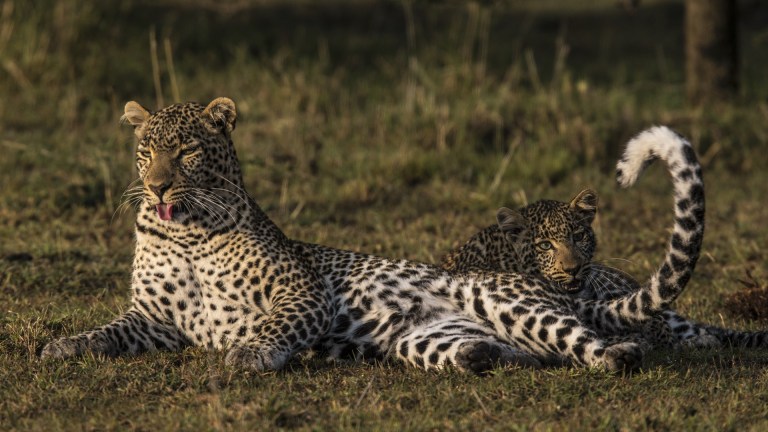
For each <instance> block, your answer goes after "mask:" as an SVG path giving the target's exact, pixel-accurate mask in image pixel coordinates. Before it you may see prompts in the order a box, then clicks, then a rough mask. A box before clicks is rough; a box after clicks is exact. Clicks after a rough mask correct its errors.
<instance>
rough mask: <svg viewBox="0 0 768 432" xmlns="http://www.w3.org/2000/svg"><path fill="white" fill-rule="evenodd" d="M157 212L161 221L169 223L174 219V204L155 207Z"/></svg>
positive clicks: (162, 204)
mask: <svg viewBox="0 0 768 432" xmlns="http://www.w3.org/2000/svg"><path fill="white" fill-rule="evenodd" d="M155 210H157V216H158V217H159V218H160V220H164V221H169V220H171V219H173V204H172V203H160V204H157V205H155Z"/></svg>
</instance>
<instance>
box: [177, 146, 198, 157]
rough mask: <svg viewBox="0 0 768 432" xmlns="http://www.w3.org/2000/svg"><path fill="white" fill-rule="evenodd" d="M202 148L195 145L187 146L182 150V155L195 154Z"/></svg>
mask: <svg viewBox="0 0 768 432" xmlns="http://www.w3.org/2000/svg"><path fill="white" fill-rule="evenodd" d="M199 149H200V146H193V147H187V148H185V149H184V150H182V151H181V156H182V157H183V156H189V155H191V154H194V153H195V152H197V151H198V150H199Z"/></svg>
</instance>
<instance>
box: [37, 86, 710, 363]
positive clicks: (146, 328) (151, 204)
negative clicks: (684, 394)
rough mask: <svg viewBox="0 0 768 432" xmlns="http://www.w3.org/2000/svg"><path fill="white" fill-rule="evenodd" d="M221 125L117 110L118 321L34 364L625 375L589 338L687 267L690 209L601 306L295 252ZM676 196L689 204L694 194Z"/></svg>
mask: <svg viewBox="0 0 768 432" xmlns="http://www.w3.org/2000/svg"><path fill="white" fill-rule="evenodd" d="M236 117H237V116H236V108H235V104H234V102H232V101H231V100H230V99H227V98H218V99H215V100H214V101H212V102H211V103H210V104H208V105H207V106H203V105H200V104H197V103H185V104H177V105H171V106H169V107H167V108H164V109H162V110H160V111H158V112H156V113H150V112H149V111H147V110H146V109H144V108H143V107H141V105H139V104H138V103H136V102H129V103H128V104H126V107H125V116H124V119H125V120H126V121H127V122H129V123H130V124H132V125H133V126H134V128H135V134H136V137H137V139H138V148H137V154H136V163H137V166H138V170H139V174H140V178H141V180H142V185H141V186H140V188H141V191H142V194H143V195H142V201H141V203H140V204H139V208H138V211H137V220H136V255H135V258H134V265H133V276H132V279H131V294H132V306H131V308H130V309H129V310H128V311H127V312H126V313H125V314H123V315H122V316H119V317H117V318H116V319H115V320H113V321H112V322H111V323H109V324H107V325H104V326H102V327H99V328H97V329H95V330H92V331H88V332H85V333H82V334H79V335H76V336H72V337H64V338H61V339H58V340H55V341H53V342H51V343H49V344H47V345H46V346H45V347H44V348H43V350H42V352H41V357H42V358H67V357H72V356H75V355H80V354H83V353H86V352H91V353H94V354H97V355H98V354H100V355H109V356H114V355H123V354H135V353H139V352H142V351H154V350H158V349H170V350H178V349H180V348H182V347H184V346H187V345H198V346H206V347H208V348H211V349H227V350H228V352H227V355H226V357H225V358H226V362H227V364H230V365H235V366H241V367H246V368H250V369H253V370H257V371H262V370H273V369H278V368H280V367H282V366H283V365H284V364H285V363H286V362H287V361H288V360H289V359H290V358H291V357H292V356H293V355H294V354H296V353H297V352H299V351H301V350H303V349H306V348H309V347H315V348H320V349H324V350H327V351H328V352H331V353H332V354H336V355H340V354H341V353H342V352H343V351H344V350H345V349H346V350H348V349H349V348H350V347H353V348H352V349H353V350H357V351H356V352H358V353H359V354H361V355H362V356H364V357H389V358H395V359H399V360H401V361H403V362H405V363H408V364H411V365H415V366H418V367H421V368H434V367H437V368H439V367H443V366H446V365H454V366H456V367H458V368H460V369H463V370H470V371H475V372H482V371H485V370H487V369H489V368H490V367H493V366H494V365H496V364H519V365H523V366H533V367H535V366H539V365H540V360H549V359H552V358H554V359H557V360H562V361H566V362H569V363H572V364H575V365H581V366H598V367H604V368H606V369H608V370H622V369H632V368H634V367H636V366H637V365H638V364H639V362H640V360H641V356H642V353H641V351H640V349H639V347H638V346H637V345H636V344H634V343H627V342H623V343H617V344H612V345H611V344H608V343H607V342H606V341H604V340H602V339H600V337H599V336H598V335H597V333H596V331H595V329H596V328H605V327H607V328H609V329H611V330H614V331H616V332H618V331H622V330H623V329H626V328H629V327H630V326H632V325H635V324H636V323H638V322H643V321H645V320H647V319H649V317H650V316H652V314H653V313H654V312H655V311H658V310H660V309H662V308H664V307H666V305H667V304H668V303H669V302H671V301H672V300H674V298H676V296H677V295H678V294H679V293H680V291H681V290H682V289H683V288H684V286H685V284H686V283H687V281H688V279H689V277H690V274H691V271H692V270H693V267H694V265H695V262H696V259H697V257H698V251H699V248H700V242H701V232H702V222H703V208H701V207H696V206H693V207H691V208H689V209H682V210H680V214H679V218H680V219H679V220H680V223H679V224H677V225H676V229H675V233H674V235H673V239H672V241H671V243H670V249H669V253H668V257H667V258H666V262H665V264H664V265H663V266H662V267H661V268H660V270H659V271H658V272H657V274H655V275H654V276H653V277H652V278H651V281H650V282H649V284H648V286H646V287H644V288H643V289H642V290H640V291H638V292H634V293H631V294H629V295H627V296H624V297H621V298H617V299H612V300H609V301H595V300H585V299H579V298H574V297H573V296H570V295H568V294H567V293H565V292H561V291H560V290H559V286H556V285H554V284H549V283H547V282H545V281H543V280H541V279H539V278H537V277H531V276H528V275H525V274H514V273H487V272H480V273H474V274H468V275H454V274H452V273H450V272H448V271H445V270H442V269H440V268H438V267H434V266H430V265H426V264H421V263H414V262H409V261H403V260H388V259H384V258H379V257H374V256H370V255H365V254H359V253H355V252H347V251H341V250H337V249H333V248H329V247H324V246H319V245H310V244H304V243H300V242H295V241H292V240H289V239H288V238H286V236H285V235H284V234H283V233H282V232H281V231H280V230H279V229H278V228H277V226H275V225H274V223H273V222H272V221H270V220H269V218H268V217H267V216H266V215H265V214H264V213H263V212H262V210H261V209H260V208H259V207H258V205H257V204H256V202H255V201H254V200H253V199H252V198H251V197H250V196H249V195H248V194H247V193H246V192H245V190H244V184H243V180H242V175H241V172H240V166H239V163H238V160H237V156H236V153H235V148H234V145H233V143H232V140H231V132H232V130H233V129H234V127H235V121H236ZM636 157H641V158H642V157H645V156H643V155H640V156H636ZM632 169H633V170H637V171H639V170H640V169H642V164H636V165H635V166H634V167H632ZM633 174H636V173H633V172H631V171H628V175H627V177H626V182H625V183H626V184H630V183H631V182H633V181H634V179H633V178H632V177H631V176H632V175H633ZM685 192H686V193H688V194H691V195H696V194H697V189H696V185H692V186H691V188H690V190H688V191H685ZM699 210H701V212H700V211H699Z"/></svg>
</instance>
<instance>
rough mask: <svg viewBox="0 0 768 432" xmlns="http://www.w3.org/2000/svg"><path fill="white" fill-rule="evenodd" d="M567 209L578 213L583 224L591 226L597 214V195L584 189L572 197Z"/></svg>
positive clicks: (590, 190)
mask: <svg viewBox="0 0 768 432" xmlns="http://www.w3.org/2000/svg"><path fill="white" fill-rule="evenodd" d="M569 207H570V209H571V210H573V211H575V212H577V213H579V214H580V215H581V217H582V218H583V219H582V220H583V221H584V222H586V223H587V224H589V225H592V222H593V221H594V220H595V215H596V214H597V193H596V192H595V191H593V190H592V189H584V190H583V191H581V192H579V193H578V194H577V195H576V196H575V197H573V199H572V200H571V203H570V204H569Z"/></svg>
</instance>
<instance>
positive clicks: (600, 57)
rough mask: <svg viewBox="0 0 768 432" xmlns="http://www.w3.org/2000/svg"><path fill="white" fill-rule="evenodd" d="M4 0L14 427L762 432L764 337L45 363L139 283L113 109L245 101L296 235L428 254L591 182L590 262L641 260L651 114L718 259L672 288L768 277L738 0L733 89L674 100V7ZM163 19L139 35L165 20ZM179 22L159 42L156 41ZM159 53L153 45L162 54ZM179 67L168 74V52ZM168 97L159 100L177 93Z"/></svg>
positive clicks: (755, 21)
mask: <svg viewBox="0 0 768 432" xmlns="http://www.w3.org/2000/svg"><path fill="white" fill-rule="evenodd" d="M157 3H158V2H143V1H134V2H121V4H120V6H119V7H109V8H107V7H106V6H103V5H102V4H101V2H97V1H85V2H69V1H65V0H61V1H54V0H49V1H43V2H21V1H11V0H5V1H3V2H0V5H1V7H0V65H2V66H3V68H2V69H1V70H0V77H2V78H1V79H0V101H1V102H0V152H1V153H2V157H0V190H2V193H1V194H0V429H3V430H6V429H18V430H51V429H75V430H82V429H98V430H106V429H121V430H123V429H139V430H154V429H158V430H168V429H193V428H194V429H205V430H209V429H227V428H230V429H235V430H240V429H244V428H245V427H248V428H250V429H255V430H268V429H273V428H283V429H332V430H357V429H362V430H396V429H411V430H487V429H497V430H510V429H521V430H528V429H533V430H547V429H557V430H560V429H582V430H585V429H590V430H591V429H609V430H636V429H648V430H680V429H694V430H707V429H709V430H744V429H752V430H764V429H765V428H766V427H767V426H768V408H766V407H768V375H766V370H768V369H766V365H768V352H766V351H751V352H749V351H744V350H718V351H705V352H695V353H692V352H660V353H656V354H654V355H653V356H651V357H650V358H648V359H647V360H646V362H645V365H644V368H643V370H642V371H641V372H639V373H636V374H634V375H632V376H627V377H622V376H611V375H608V374H605V373H602V372H599V371H589V370H571V369H553V370H544V371H514V370H513V371H498V373H495V374H494V375H492V376H490V377H485V378H477V377H473V376H466V375H462V374H458V373H455V372H451V371H446V372H441V373H425V372H420V371H416V370H412V369H407V368H403V367H401V366H399V365H389V364H385V365H364V364H330V363H326V362H324V361H321V360H317V359H302V360H297V361H296V362H294V363H293V364H291V366H290V367H289V368H288V369H287V370H285V371H281V372H277V373H269V374H246V375H242V374H236V373H234V372H233V371H231V370H228V369H226V368H224V366H223V361H222V357H221V356H220V355H219V353H207V352H205V351H203V350H200V349H194V348H191V349H187V350H185V351H184V352H180V353H160V354H155V355H148V356H141V357H137V358H122V359H114V360H106V361H105V360H99V359H93V358H87V357H86V358H82V359H79V360H74V361H69V362H61V363H49V364H40V363H39V362H38V361H37V360H36V353H37V352H38V351H39V350H40V349H41V347H42V345H43V344H44V343H46V342H47V341H49V340H51V339H52V338H55V337H59V336H62V335H68V334H73V333H76V332H79V331H83V330H85V329H89V328H92V327H94V326H96V325H99V324H101V323H104V322H106V321H108V320H109V319H110V318H111V317H112V316H114V315H115V314H117V313H119V312H120V311H121V310H123V309H124V308H126V307H127V305H128V290H127V288H128V279H129V271H130V262H131V256H132V241H133V239H132V231H131V226H132V219H133V214H132V212H131V211H130V210H129V211H127V212H123V213H121V212H116V211H115V210H116V209H117V207H118V205H119V203H120V194H121V193H122V190H123V189H124V188H125V186H126V185H127V184H128V183H129V182H130V181H131V180H132V179H133V178H134V177H135V170H134V168H133V162H132V158H133V156H132V152H133V145H134V144H133V141H132V136H131V131H130V130H129V128H125V127H120V126H119V125H118V118H119V116H120V114H121V111H122V105H123V104H124V103H125V102H126V101H128V100H133V99H135V100H138V101H140V102H142V103H143V104H145V105H146V106H150V107H155V106H157V105H162V104H167V103H170V102H173V101H175V100H177V99H182V100H188V99H191V100H198V101H200V102H208V101H209V100H210V99H212V98H213V97H216V96H224V95H226V96H230V97H232V98H233V99H235V101H236V102H237V103H238V109H239V113H240V119H239V122H238V129H237V130H236V131H235V133H234V138H235V141H236V143H237V147H238V152H239V155H240V159H241V163H242V164H243V167H244V171H245V176H246V183H247V185H248V189H249V191H250V192H251V193H252V194H253V195H254V196H255V197H256V199H257V201H258V202H259V203H260V204H261V205H262V206H263V207H264V208H265V210H266V211H267V212H268V214H269V215H270V216H271V217H272V218H273V219H274V220H275V221H276V222H277V223H278V224H279V225H280V226H281V227H282V228H283V229H284V230H285V231H286V232H287V233H288V234H289V235H290V236H293V237H296V238H300V239H303V240H307V241H313V242H321V243H325V244H329V245H333V246H338V247H344V248H351V249H356V250H361V251H366V252H371V253H376V254H381V255H385V256H392V257H407V258H411V259H415V260H421V261H428V262H435V261H437V260H438V259H439V257H440V256H441V255H442V254H443V253H444V252H445V251H447V250H448V249H449V248H450V247H451V246H452V245H453V244H455V243H456V242H457V241H459V240H461V239H465V238H467V237H469V236H470V235H471V234H472V233H473V232H474V231H476V230H477V229H479V228H481V227H484V226H486V225H488V224H490V223H491V222H492V221H493V217H494V216H493V215H494V213H495V209H496V208H497V207H499V206H501V205H508V206H518V205H522V204H524V203H526V202H528V201H531V200H535V199H539V198H545V197H547V198H555V199H561V200H565V199H569V198H570V197H571V196H573V195H574V194H576V193H577V192H578V191H579V190H581V189H582V188H584V187H592V188H594V189H596V190H597V191H598V192H599V193H600V195H601V213H600V217H599V219H598V221H597V224H596V226H597V230H598V233H599V236H600V240H601V249H600V252H599V255H600V256H599V258H601V259H612V258H621V259H625V260H626V261H613V263H615V264H618V265H619V266H622V267H624V268H625V269H627V270H629V271H631V272H632V273H634V274H636V275H638V276H643V275H646V274H649V273H650V272H651V271H652V270H653V268H654V266H655V264H656V263H658V262H659V260H660V257H661V256H662V254H663V250H664V245H665V238H666V235H667V231H666V229H667V227H668V226H670V225H671V199H670V196H669V195H670V190H671V188H670V183H669V180H668V179H667V178H666V173H665V172H664V170H663V169H661V168H658V167H657V168H654V169H652V170H650V171H649V172H648V174H647V176H646V178H645V179H643V180H642V181H641V182H640V184H639V185H638V186H637V187H636V188H635V189H633V190H630V191H619V190H617V188H616V187H615V186H614V185H613V181H612V170H613V164H614V161H615V158H616V155H617V154H618V152H619V151H620V148H621V145H622V143H623V142H624V141H626V139H627V138H629V137H630V136H631V135H632V134H634V133H636V132H637V131H639V130H641V129H642V128H644V127H646V126H648V125H650V124H654V123H662V124H669V125H671V126H673V127H675V128H676V129H678V130H680V131H681V132H682V133H684V134H685V135H687V136H689V137H691V139H692V141H693V142H694V145H695V147H696V148H697V150H698V151H699V153H700V155H701V158H702V161H703V163H704V167H705V176H706V180H707V199H708V204H709V205H708V214H707V218H708V220H707V222H708V231H707V236H706V240H705V244H704V254H703V257H702V259H701V261H700V262H699V266H698V267H697V270H696V273H695V275H694V278H693V280H692V282H691V284H690V285H689V289H688V290H687V291H686V293H685V294H684V295H683V296H682V298H681V299H679V300H678V302H677V305H676V307H677V309H678V310H679V311H680V312H682V313H684V314H685V315H687V316H690V317H692V318H694V319H698V320H703V321H707V322H713V323H718V324H723V325H727V326H733V327H738V328H745V329H760V328H765V326H766V321H761V317H762V318H763V319H764V317H765V315H764V312H763V313H761V311H766V310H768V309H767V308H761V307H760V306H761V305H760V304H755V303H754V302H753V303H752V304H751V306H754V308H753V309H755V311H756V312H755V311H753V312H755V313H752V314H751V315H744V314H740V313H739V312H740V309H739V308H733V307H730V308H729V307H728V305H729V304H731V303H732V302H729V299H730V298H731V297H732V296H736V297H739V296H741V295H742V294H743V293H744V292H745V288H744V285H745V284H744V283H742V282H740V281H744V282H746V284H747V285H749V286H751V287H757V288H762V287H765V283H764V281H765V279H766V278H767V277H768V273H767V272H766V269H765V265H764V262H765V258H766V256H765V251H766V250H768V247H767V246H768V233H766V229H765V223H764V221H765V220H766V218H768V209H766V206H765V205H764V197H765V196H766V195H767V194H768V174H766V173H765V170H764V167H763V165H764V162H760V161H761V160H762V161H764V160H765V154H764V153H765V151H764V149H765V148H766V145H767V144H768V121H767V120H768V105H766V104H765V102H763V101H764V100H765V97H766V96H768V86H765V84H764V80H763V79H762V75H761V74H762V73H763V71H764V70H765V63H764V60H761V59H760V55H759V53H761V52H765V49H766V48H767V46H768V32H766V30H765V29H764V28H763V27H764V26H761V23H764V22H765V17H766V16H768V11H767V10H766V9H767V8H766V7H765V6H762V5H760V4H759V3H758V2H741V3H740V4H741V6H742V16H743V18H742V32H741V36H742V37H741V41H742V54H743V68H742V73H741V76H742V84H743V85H742V91H741V94H740V95H739V97H738V98H737V99H736V100H734V101H733V102H732V103H727V104H716V105H709V106H706V107H703V108H695V109H694V108H688V107H686V106H685V105H684V103H683V98H682V94H683V86H682V61H681V57H680V56H681V51H682V50H681V43H682V33H681V19H682V6H681V4H679V2H664V1H646V2H643V3H642V6H641V8H640V9H639V10H637V11H635V12H633V13H629V12H626V11H625V10H623V9H621V8H619V7H617V6H616V5H615V3H614V2H613V1H607V0H606V1H601V2H587V1H584V2H573V4H571V5H569V6H566V7H563V5H561V4H560V2H551V1H545V2H529V3H526V2H515V6H514V7H507V6H504V5H501V6H498V5H497V6H494V7H486V6H477V5H472V4H470V5H467V4H464V3H459V2H443V3H440V2H438V3H434V4H433V3H429V4H422V3H419V4H417V5H410V4H409V3H407V2H405V3H398V2H370V1H355V2H350V3H339V4H335V5H334V7H327V6H326V7H319V6H315V5H312V4H310V3H304V2H291V3H289V5H281V4H278V3H277V2H275V3H271V2H253V3H251V2H247V1H245V2H235V3H232V4H230V5H229V6H227V7H225V8H223V9H222V8H221V7H217V6H215V5H214V3H213V2H208V1H204V0H199V1H196V2H192V3H189V2H181V1H172V0H167V1H164V2H159V5H157ZM151 38H154V40H156V41H157V43H156V48H155V49H154V50H153V49H152V48H151V47H150V39H151ZM166 41H167V43H166ZM153 53H155V54H154V55H153ZM153 57H154V58H156V60H157V62H156V63H157V70H158V72H157V75H158V79H159V83H160V84H161V85H162V90H161V91H157V90H158V87H157V85H156V84H155V80H154V79H153V72H152V71H153V61H152V59H153ZM161 97H162V101H160V99H161Z"/></svg>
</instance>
